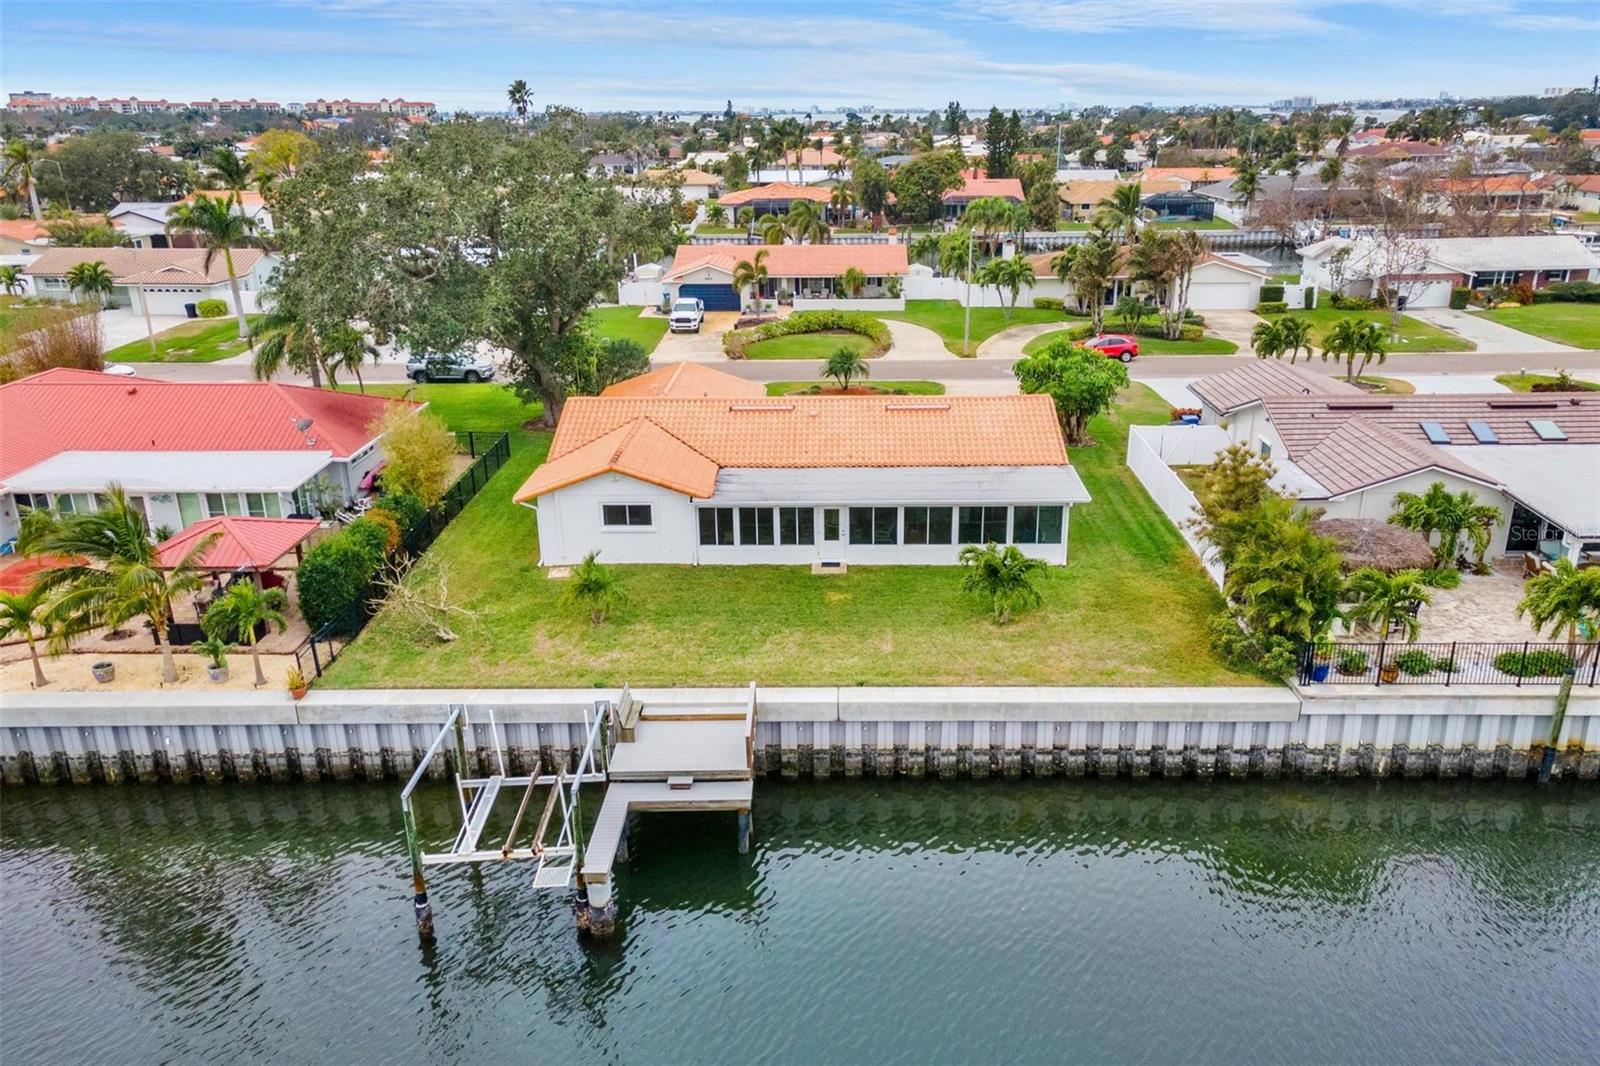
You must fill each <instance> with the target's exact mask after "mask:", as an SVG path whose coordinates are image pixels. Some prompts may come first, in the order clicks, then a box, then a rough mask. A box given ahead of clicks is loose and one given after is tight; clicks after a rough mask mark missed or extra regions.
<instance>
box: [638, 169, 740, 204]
mask: <svg viewBox="0 0 1600 1066" xmlns="http://www.w3.org/2000/svg"><path fill="white" fill-rule="evenodd" d="M674 178H676V179H677V180H678V182H679V184H678V198H679V199H681V200H682V201H683V202H684V203H697V202H699V201H701V200H715V199H716V198H717V194H718V193H720V192H721V191H722V178H721V177H720V176H718V175H716V174H708V173H706V172H705V171H703V170H695V169H694V168H692V167H685V168H683V169H680V170H647V171H645V172H644V174H643V175H642V176H641V177H640V179H639V181H638V183H637V184H636V185H634V186H633V189H634V194H635V195H636V196H640V197H643V196H648V195H650V194H651V193H654V192H659V191H661V190H664V189H666V188H667V187H668V185H669V184H670V183H671V181H672V179H674Z"/></svg>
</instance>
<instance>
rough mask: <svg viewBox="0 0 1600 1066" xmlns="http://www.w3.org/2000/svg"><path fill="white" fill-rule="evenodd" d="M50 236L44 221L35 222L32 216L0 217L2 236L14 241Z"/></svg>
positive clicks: (0, 233)
mask: <svg viewBox="0 0 1600 1066" xmlns="http://www.w3.org/2000/svg"><path fill="white" fill-rule="evenodd" d="M49 236H50V231H49V230H47V229H45V228H44V223H43V222H35V221H34V220H33V219H31V218H7V219H0V237H7V238H9V239H11V240H13V241H36V240H38V239H39V238H41V237H49Z"/></svg>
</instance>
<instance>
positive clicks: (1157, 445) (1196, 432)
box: [1128, 426, 1228, 588]
mask: <svg viewBox="0 0 1600 1066" xmlns="http://www.w3.org/2000/svg"><path fill="white" fill-rule="evenodd" d="M1227 446H1228V431H1227V430H1225V429H1223V428H1222V427H1221V426H1133V427H1132V428H1131V429H1129V430H1128V469H1129V470H1132V471H1133V476H1134V477H1136V478H1138V479H1139V484H1141V485H1143V486H1144V488H1145V491H1146V492H1148V493H1149V494H1150V498H1151V499H1152V500H1155V501H1156V506H1157V507H1159V508H1161V513H1162V514H1164V515H1166V516H1167V517H1168V518H1169V519H1171V520H1172V524H1173V525H1175V526H1177V527H1178V532H1179V533H1181V534H1182V535H1183V539H1184V541H1185V542H1187V543H1188V545H1189V547H1190V548H1191V549H1193V551H1194V553H1195V555H1196V556H1198V557H1199V559H1200V565H1201V566H1203V567H1205V571H1206V573H1207V574H1209V575H1210V576H1211V580H1212V581H1215V582H1216V583H1217V587H1218V588H1221V587H1222V580H1223V573H1222V563H1221V562H1220V561H1218V559H1217V551H1216V549H1215V548H1213V547H1212V546H1211V545H1209V544H1207V543H1206V542H1205V541H1203V540H1201V539H1200V538H1199V537H1198V536H1196V535H1195V532H1194V530H1192V529H1190V528H1189V525H1188V520H1189V519H1191V518H1193V517H1195V514H1196V513H1197V512H1196V508H1197V506H1198V505H1199V501H1198V500H1196V499H1195V495H1194V493H1192V492H1190V491H1189V486H1187V485H1185V484H1184V483H1183V479H1182V478H1180V477H1179V476H1178V475H1177V474H1176V473H1174V472H1173V470H1172V467H1174V466H1192V465H1196V464H1201V463H1209V462H1211V461H1212V460H1213V459H1215V458H1216V455H1217V453H1218V452H1219V451H1221V450H1222V449H1224V448H1226V447H1227Z"/></svg>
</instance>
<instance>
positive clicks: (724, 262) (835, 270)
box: [664, 244, 908, 280]
mask: <svg viewBox="0 0 1600 1066" xmlns="http://www.w3.org/2000/svg"><path fill="white" fill-rule="evenodd" d="M762 251H765V252H766V253H767V257H766V259H765V260H763V262H765V263H766V266H767V273H768V274H769V275H771V276H772V277H775V278H780V277H785V278H832V277H837V276H839V275H840V274H843V273H844V272H845V271H846V270H848V269H849V268H851V267H859V268H860V270H861V272H862V273H863V274H866V275H867V276H868V277H882V276H884V275H889V274H904V273H906V271H907V269H908V264H907V261H906V246H905V245H903V244H680V245H679V246H678V249H677V251H676V252H674V253H673V256H672V269H670V270H668V271H667V273H666V274H665V275H664V277H666V278H667V279H668V280H671V279H674V278H677V277H680V276H682V275H684V274H686V273H689V272H691V271H694V270H698V269H701V268H703V267H714V268H716V269H718V270H721V271H724V272H726V273H732V272H733V268H734V267H736V266H737V265H738V264H739V263H740V262H741V261H754V259H755V256H756V253H757V252H762Z"/></svg>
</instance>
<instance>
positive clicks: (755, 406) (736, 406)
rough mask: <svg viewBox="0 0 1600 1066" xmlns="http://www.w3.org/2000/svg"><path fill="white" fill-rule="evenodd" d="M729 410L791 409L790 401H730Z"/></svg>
mask: <svg viewBox="0 0 1600 1066" xmlns="http://www.w3.org/2000/svg"><path fill="white" fill-rule="evenodd" d="M728 410H730V411H793V410H794V404H792V403H730V404H729V405H728Z"/></svg>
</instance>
